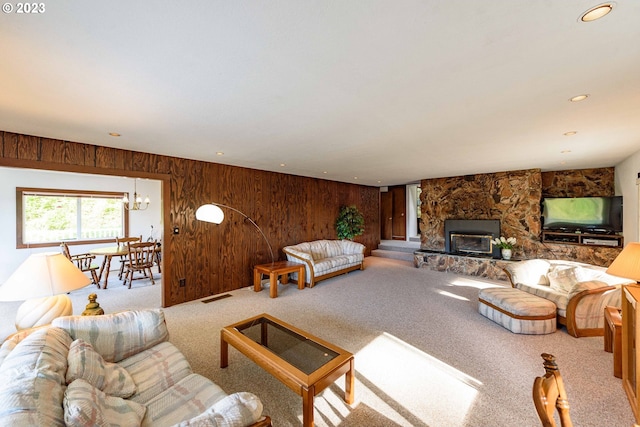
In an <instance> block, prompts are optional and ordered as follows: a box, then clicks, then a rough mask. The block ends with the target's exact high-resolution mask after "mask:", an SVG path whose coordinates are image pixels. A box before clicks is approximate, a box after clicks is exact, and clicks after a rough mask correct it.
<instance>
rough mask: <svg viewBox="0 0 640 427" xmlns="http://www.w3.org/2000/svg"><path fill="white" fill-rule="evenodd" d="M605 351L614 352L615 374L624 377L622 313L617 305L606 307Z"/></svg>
mask: <svg viewBox="0 0 640 427" xmlns="http://www.w3.org/2000/svg"><path fill="white" fill-rule="evenodd" d="M604 351H607V352H609V353H611V352H613V376H614V377H616V378H622V314H621V312H620V309H619V308H617V307H605V308H604Z"/></svg>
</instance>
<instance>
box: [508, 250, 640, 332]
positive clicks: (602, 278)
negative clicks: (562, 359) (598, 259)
mask: <svg viewBox="0 0 640 427" xmlns="http://www.w3.org/2000/svg"><path fill="white" fill-rule="evenodd" d="M505 271H506V273H507V276H508V277H509V280H510V281H511V286H512V287H514V288H517V289H520V290H521V291H525V292H528V293H530V294H533V295H536V296H539V297H542V298H545V299H547V300H549V301H552V302H553V303H554V304H555V305H556V307H557V320H558V323H560V324H561V325H565V326H566V327H567V332H569V334H571V335H573V336H574V337H586V336H601V335H604V307H606V306H613V307H620V304H621V296H622V293H621V290H620V288H621V285H624V284H628V283H635V282H634V281H633V280H630V279H624V278H621V277H616V276H612V275H610V274H607V273H606V272H605V271H606V268H604V267H597V266H594V265H591V264H584V263H579V262H573V261H560V260H544V259H531V260H527V261H520V262H513V263H510V264H509V265H508V266H507V267H506V268H505Z"/></svg>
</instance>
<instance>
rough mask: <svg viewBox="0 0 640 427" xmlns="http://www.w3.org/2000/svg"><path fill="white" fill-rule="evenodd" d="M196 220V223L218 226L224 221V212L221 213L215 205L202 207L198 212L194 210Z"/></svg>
mask: <svg viewBox="0 0 640 427" xmlns="http://www.w3.org/2000/svg"><path fill="white" fill-rule="evenodd" d="M196 219H197V220H198V221H206V222H213V223H214V224H220V223H221V222H222V221H223V220H224V212H222V209H220V207H219V206H216V205H212V204H208V205H202V206H200V207H199V208H198V210H196Z"/></svg>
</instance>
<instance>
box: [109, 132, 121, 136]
mask: <svg viewBox="0 0 640 427" xmlns="http://www.w3.org/2000/svg"><path fill="white" fill-rule="evenodd" d="M109 135H110V136H115V137H119V136H120V134H119V133H118V132H109Z"/></svg>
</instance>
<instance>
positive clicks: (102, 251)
mask: <svg viewBox="0 0 640 427" xmlns="http://www.w3.org/2000/svg"><path fill="white" fill-rule="evenodd" d="M89 253H90V254H92V255H96V256H104V259H103V260H102V264H101V265H100V271H99V272H98V284H100V282H101V281H102V275H103V274H104V284H103V285H102V289H107V283H108V281H109V270H110V269H111V259H112V258H113V257H123V256H126V255H127V254H128V253H129V248H127V246H124V245H122V246H107V247H102V248H95V249H91V250H89Z"/></svg>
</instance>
